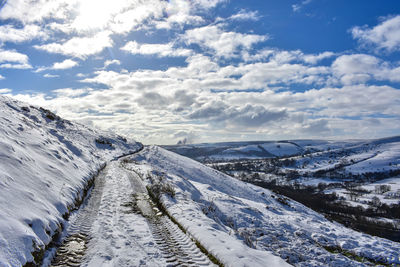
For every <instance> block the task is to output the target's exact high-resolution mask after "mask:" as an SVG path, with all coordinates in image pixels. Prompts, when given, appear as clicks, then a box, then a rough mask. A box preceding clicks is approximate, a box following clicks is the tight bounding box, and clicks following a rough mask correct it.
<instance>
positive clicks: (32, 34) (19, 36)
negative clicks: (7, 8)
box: [0, 25, 47, 43]
mask: <svg viewBox="0 0 400 267" xmlns="http://www.w3.org/2000/svg"><path fill="white" fill-rule="evenodd" d="M35 38H41V39H46V38H47V33H45V32H44V31H43V30H42V29H41V28H40V27H39V26H37V25H25V26H24V27H23V28H15V26H14V25H2V26H0V42H13V43H21V42H25V41H31V40H33V39H35Z"/></svg>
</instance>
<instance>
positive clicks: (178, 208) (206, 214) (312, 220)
mask: <svg viewBox="0 0 400 267" xmlns="http://www.w3.org/2000/svg"><path fill="white" fill-rule="evenodd" d="M131 159H132V161H133V162H134V163H131V164H130V167H131V168H136V169H137V170H140V171H141V173H142V176H143V177H146V176H147V177H151V176H156V177H161V178H158V179H159V180H160V181H161V182H162V183H164V184H169V185H170V186H172V187H173V188H174V190H175V195H174V196H173V197H171V196H167V195H163V196H162V198H161V201H162V203H163V204H164V205H165V207H166V208H167V210H168V212H169V213H170V214H171V215H172V216H173V217H175V218H176V220H177V221H178V222H179V223H180V224H181V225H182V226H183V227H184V228H185V229H187V231H188V232H190V233H191V234H192V235H193V236H194V237H195V238H196V239H197V240H199V241H200V242H201V243H202V244H203V246H205V247H206V248H207V250H208V251H209V252H211V253H212V254H213V255H214V256H216V257H217V258H218V259H220V260H221V261H222V262H223V263H224V264H226V265H227V266H273V265H281V264H283V262H282V261H281V260H280V259H279V258H277V257H276V256H280V257H281V258H283V259H285V260H287V261H288V262H289V263H291V264H294V265H296V266H364V265H365V264H367V263H365V262H364V263H361V262H358V261H356V260H354V259H352V258H351V257H347V256H348V255H349V254H350V255H354V256H360V257H365V258H368V259H372V260H377V261H383V262H386V263H389V264H400V259H399V256H400V244H399V243H396V242H392V241H389V240H386V239H382V238H379V237H373V236H370V235H367V234H362V233H359V232H356V231H353V230H351V229H348V228H346V227H344V226H342V225H340V224H337V223H332V222H330V221H328V220H327V219H325V218H324V217H323V216H322V215H320V214H318V213H316V212H314V211H312V210H310V209H308V208H306V207H304V206H303V205H301V204H299V203H297V202H294V201H291V200H289V199H285V198H282V197H280V196H278V195H275V194H274V193H272V192H271V191H269V190H266V189H262V188H259V187H256V186H253V185H250V184H247V183H243V182H241V181H238V180H236V179H234V178H232V177H230V176H227V175H224V174H222V173H220V172H218V171H216V170H214V169H211V168H208V167H206V166H204V165H202V164H200V163H198V162H196V161H193V160H191V159H188V158H185V157H182V156H179V155H177V154H174V153H172V152H169V151H166V150H164V149H162V148H159V147H149V148H146V149H145V150H144V151H142V152H140V153H139V154H137V155H134V156H132V157H131ZM153 180H154V178H153ZM148 182H149V181H148ZM246 244H247V245H246ZM325 248H327V249H329V248H340V249H341V250H342V251H345V252H346V253H347V254H346V255H347V256H344V255H343V254H341V253H338V254H335V253H331V252H329V251H328V250H326V249H325ZM354 258H355V257H354Z"/></svg>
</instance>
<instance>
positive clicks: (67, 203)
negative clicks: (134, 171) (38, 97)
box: [0, 96, 141, 266]
mask: <svg viewBox="0 0 400 267" xmlns="http://www.w3.org/2000/svg"><path fill="white" fill-rule="evenodd" d="M96 139H97V140H105V141H107V142H110V143H109V144H108V143H104V144H101V143H99V142H96ZM110 144H112V145H110ZM140 147H141V144H139V143H136V142H134V141H128V142H125V140H124V139H123V138H121V137H119V136H116V135H110V134H107V133H103V132H99V131H95V130H92V129H90V128H87V127H85V126H83V125H79V124H76V123H71V122H69V121H66V120H62V119H61V118H59V117H57V116H55V115H54V114H51V113H49V112H48V111H46V110H43V109H39V108H36V107H33V106H29V105H28V104H25V103H22V102H19V101H15V100H13V99H11V98H7V97H4V96H0V266H20V265H24V264H25V263H27V262H31V261H33V257H32V255H31V253H32V252H33V251H34V250H38V249H39V248H44V247H45V246H46V245H47V244H49V242H50V241H51V236H52V235H54V234H55V233H56V232H57V231H59V229H60V228H61V224H63V223H64V222H65V220H64V218H63V215H65V214H66V213H67V212H68V209H70V208H72V207H73V206H74V202H75V199H77V198H78V197H79V196H81V195H82V192H83V189H84V187H85V185H86V184H87V182H88V180H89V179H90V178H91V177H92V176H93V175H95V174H96V172H97V171H98V170H99V169H100V167H101V166H102V165H103V164H104V163H105V162H106V161H109V160H111V159H113V158H114V157H117V156H120V155H122V154H124V153H129V152H130V151H135V150H138V149H139V148H140Z"/></svg>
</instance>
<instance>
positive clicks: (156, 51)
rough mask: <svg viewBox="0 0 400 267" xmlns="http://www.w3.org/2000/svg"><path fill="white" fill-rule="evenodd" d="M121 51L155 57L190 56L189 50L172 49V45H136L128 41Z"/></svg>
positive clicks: (134, 42)
mask: <svg viewBox="0 0 400 267" xmlns="http://www.w3.org/2000/svg"><path fill="white" fill-rule="evenodd" d="M121 49H122V50H125V51H127V52H129V53H131V54H141V55H157V56H158V57H188V56H190V55H191V54H192V51H191V50H190V49H185V48H174V47H173V44H172V43H167V44H138V43H137V42H136V41H130V42H128V43H127V44H126V45H125V46H124V47H122V48H121Z"/></svg>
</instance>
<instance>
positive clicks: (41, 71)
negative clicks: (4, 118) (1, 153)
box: [0, 0, 400, 144]
mask: <svg viewBox="0 0 400 267" xmlns="http://www.w3.org/2000/svg"><path fill="white" fill-rule="evenodd" d="M0 3H1V5H0V6H1V9H0V93H1V94H4V95H9V96H12V97H15V98H17V99H20V100H24V101H28V102H30V103H33V104H37V105H41V106H44V107H46V108H49V109H51V110H54V111H55V112H56V113H57V114H59V115H60V116H63V117H65V118H67V119H71V120H75V121H79V122H82V123H85V124H89V125H93V126H95V127H98V128H101V129H108V130H113V131H116V132H118V133H121V134H124V135H127V136H130V137H133V138H135V139H137V140H139V141H142V142H144V143H156V144H173V143H176V142H178V141H180V140H186V141H187V142H194V143H198V142H216V141H232V140H271V139H272V140H278V139H300V138H332V139H341V138H377V137H383V136H391V135H398V134H400V131H399V130H400V116H399V115H400V2H399V1H396V0H387V1H378V0H376V1H375V0H353V1H344V0H338V1H331V0H318V1H317V0H303V1H296V0H282V1H265V0H263V1H262V0H247V1H233V0H230V1H228V0H194V1H185V0H170V1H161V0H146V1H145V0H129V1H128V0H115V1H97V0H85V1H83V0H68V1H67V0H52V1H46V0H38V1H26V0H25V1H24V0H15V1H1V2H0Z"/></svg>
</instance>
